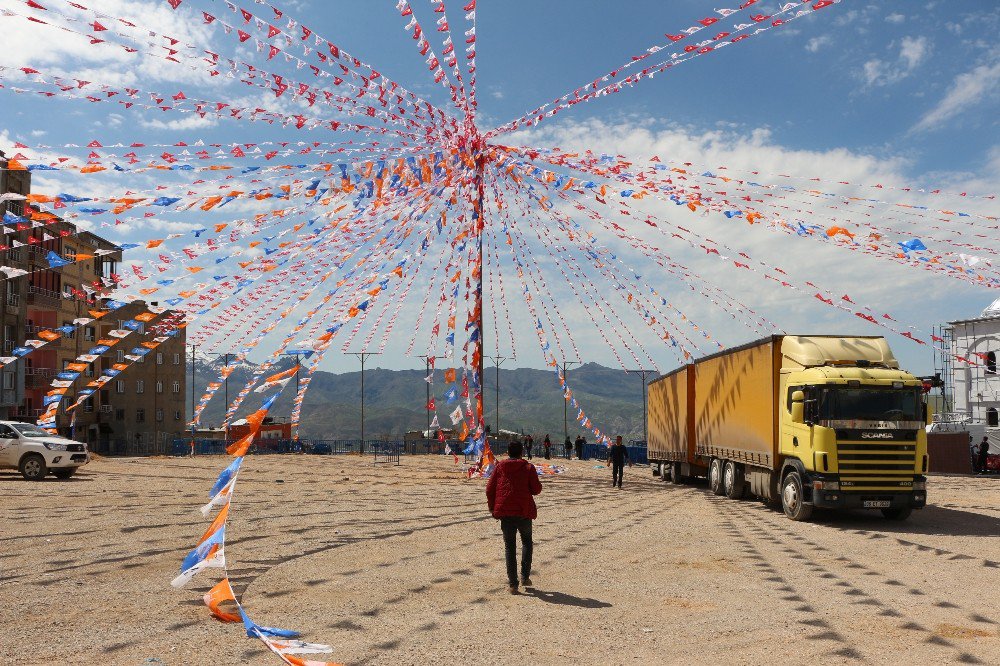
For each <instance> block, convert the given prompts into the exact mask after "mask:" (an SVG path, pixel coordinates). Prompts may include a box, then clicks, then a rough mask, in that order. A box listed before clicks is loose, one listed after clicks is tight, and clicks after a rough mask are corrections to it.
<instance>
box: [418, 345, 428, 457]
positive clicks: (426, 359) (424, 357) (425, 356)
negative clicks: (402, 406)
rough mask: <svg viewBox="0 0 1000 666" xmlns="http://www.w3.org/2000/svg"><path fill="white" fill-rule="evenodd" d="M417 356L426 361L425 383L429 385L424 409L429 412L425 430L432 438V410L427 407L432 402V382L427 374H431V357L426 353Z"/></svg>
mask: <svg viewBox="0 0 1000 666" xmlns="http://www.w3.org/2000/svg"><path fill="white" fill-rule="evenodd" d="M417 358H419V359H423V361H424V373H426V374H424V384H425V385H426V387H427V401H426V402H424V411H425V412H427V430H425V431H424V432H426V433H427V437H428V438H430V437H431V412H430V410H429V409H427V405H429V404H431V384H430V382H428V381H427V376H428V375H429V374H431V357H430V356H427V355H426V354H424V355H422V356H418V357H417Z"/></svg>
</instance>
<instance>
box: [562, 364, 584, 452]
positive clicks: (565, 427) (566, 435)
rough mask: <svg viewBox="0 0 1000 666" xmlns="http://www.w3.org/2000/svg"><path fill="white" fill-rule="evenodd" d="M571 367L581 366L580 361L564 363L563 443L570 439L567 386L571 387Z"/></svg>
mask: <svg viewBox="0 0 1000 666" xmlns="http://www.w3.org/2000/svg"><path fill="white" fill-rule="evenodd" d="M571 365H580V361H563V362H562V371H563V385H564V386H563V438H564V439H563V442H565V441H566V440H567V439H569V400H567V399H566V388H565V387H566V386H569V381H568V380H567V374H566V373H567V371H568V370H569V366H571Z"/></svg>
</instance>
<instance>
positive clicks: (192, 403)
mask: <svg viewBox="0 0 1000 666" xmlns="http://www.w3.org/2000/svg"><path fill="white" fill-rule="evenodd" d="M188 347H190V348H191V455H192V456H193V455H194V356H195V354H197V353H198V345H195V344H190V345H188Z"/></svg>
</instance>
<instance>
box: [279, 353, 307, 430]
mask: <svg viewBox="0 0 1000 666" xmlns="http://www.w3.org/2000/svg"><path fill="white" fill-rule="evenodd" d="M281 355H282V356H294V357H295V396H296V397H298V395H299V372H300V371H301V370H302V361H301V360H300V359H299V357H300V356H301V355H302V352H301V351H293V352H282V354H281ZM292 411H293V412H294V411H295V400H294V399H293V400H292ZM299 416H300V417H301V412H300V414H299ZM288 418H289V421H291V415H289V417H288ZM295 434H296V433H292V432H289V433H288V435H289V436H290V437H291V438H292V439H293V440H294V439H296V437H295Z"/></svg>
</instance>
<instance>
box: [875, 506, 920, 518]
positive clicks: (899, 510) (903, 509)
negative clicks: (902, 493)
mask: <svg viewBox="0 0 1000 666" xmlns="http://www.w3.org/2000/svg"><path fill="white" fill-rule="evenodd" d="M911 513H913V509H911V508H910V507H908V506H895V507H892V508H889V509H882V515H883V516H885V517H886V518H888V519H889V520H906V519H907V518H909V517H910V514H911Z"/></svg>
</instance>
